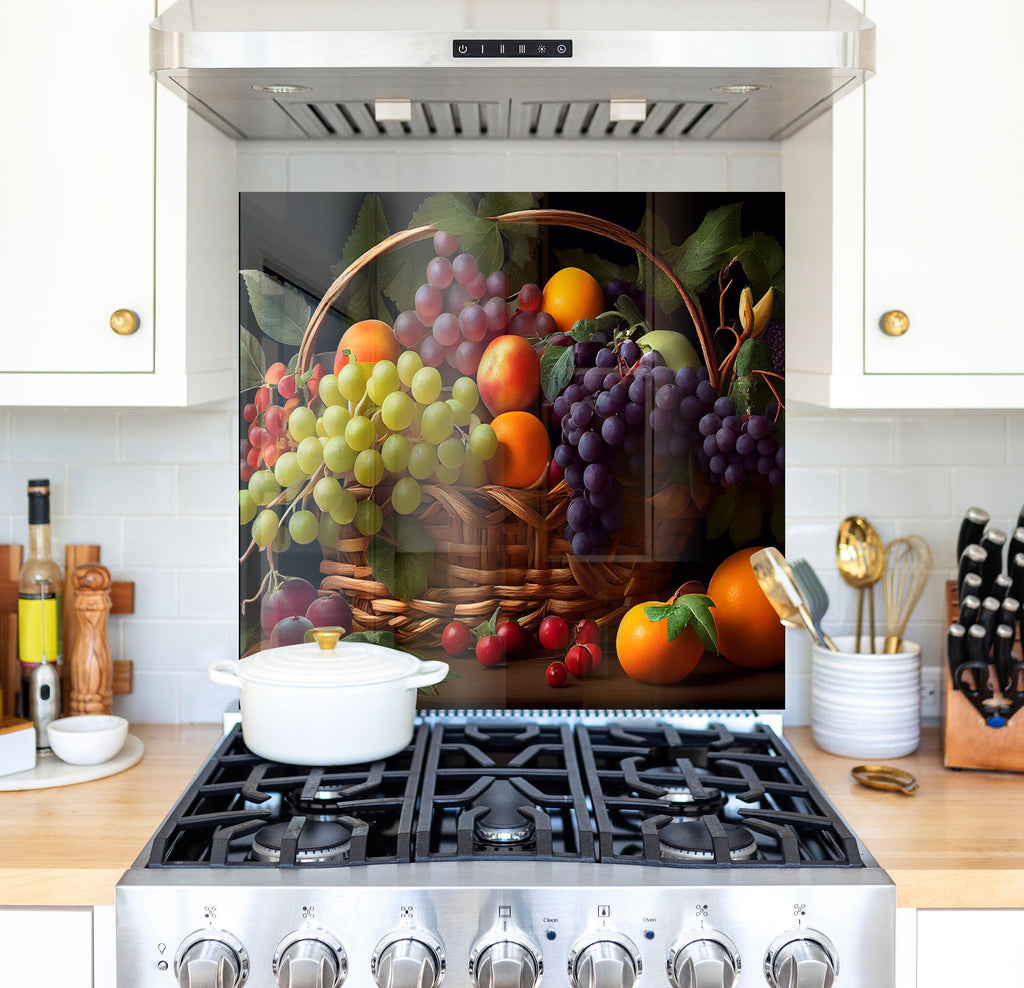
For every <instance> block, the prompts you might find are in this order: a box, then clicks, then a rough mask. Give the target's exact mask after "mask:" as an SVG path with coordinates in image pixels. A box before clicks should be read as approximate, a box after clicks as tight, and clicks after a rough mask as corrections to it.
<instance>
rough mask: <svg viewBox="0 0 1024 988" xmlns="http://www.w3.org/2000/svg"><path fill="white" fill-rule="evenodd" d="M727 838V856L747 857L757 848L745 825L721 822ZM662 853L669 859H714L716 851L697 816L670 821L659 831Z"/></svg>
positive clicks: (741, 858) (743, 858)
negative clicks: (680, 820) (678, 821)
mask: <svg viewBox="0 0 1024 988" xmlns="http://www.w3.org/2000/svg"><path fill="white" fill-rule="evenodd" d="M722 828H723V829H724V830H725V833H726V835H727V836H728V838H729V858H730V860H732V861H746V860H748V859H749V858H752V857H753V856H754V854H755V853H756V852H757V843H756V841H755V840H754V835H753V834H752V833H751V832H750V831H749V830H747V828H746V827H740V826H737V825H736V824H734V823H723V824H722ZM658 839H659V840H660V841H661V852H662V855H663V856H664V857H665V858H667V859H668V860H670V861H714V860H715V852H714V849H713V847H712V843H711V833H710V831H709V830H708V828H707V827H706V826H705V825H704V824H703V823H701V822H700V821H697V820H692V821H687V822H685V823H670V824H668V825H667V826H664V827H662V828H661V829H660V830H659V831H658Z"/></svg>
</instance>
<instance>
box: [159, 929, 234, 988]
mask: <svg viewBox="0 0 1024 988" xmlns="http://www.w3.org/2000/svg"><path fill="white" fill-rule="evenodd" d="M174 974H175V977H176V978H177V979H178V984H179V986H180V988H241V985H243V984H245V979H246V978H248V977H249V955H248V954H247V953H246V950H245V947H243V946H242V942H241V941H240V940H239V939H238V938H237V937H235V936H233V935H232V934H230V933H227V932H226V931H224V930H197V931H196V932H195V933H192V934H190V935H189V936H187V937H186V938H185V939H184V940H182V941H181V944H180V946H179V947H178V952H177V954H176V955H175V957H174Z"/></svg>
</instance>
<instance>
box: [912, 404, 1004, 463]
mask: <svg viewBox="0 0 1024 988" xmlns="http://www.w3.org/2000/svg"><path fill="white" fill-rule="evenodd" d="M899 449H900V462H901V463H902V464H903V465H904V466H914V465H917V464H920V465H922V466H933V465H934V466H947V465H950V464H955V463H959V462H962V461H964V460H966V461H968V462H970V463H971V464H981V463H1000V464H1001V463H1003V462H1004V458H1005V456H1006V419H1005V417H1003V416H1000V415H976V414H964V413H963V412H957V413H955V414H954V413H950V414H947V415H943V414H936V413H934V412H930V413H928V414H927V415H906V416H904V417H903V418H902V419H901V421H900V431H899Z"/></svg>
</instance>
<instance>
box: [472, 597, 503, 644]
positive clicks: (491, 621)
mask: <svg viewBox="0 0 1024 988" xmlns="http://www.w3.org/2000/svg"><path fill="white" fill-rule="evenodd" d="M500 614H501V604H499V605H498V606H497V607H495V608H494V613H493V614H492V615H491V616H490V617H489V618H488V619H487V620H486V621H481V622H480V623H479V624H478V625H477V626H476V627H475V628H470V629H469V630H470V632H471V634H472V635H473V637H474V638H486V637H487V636H488V635H493V634H495V633H496V632H497V629H498V615H500Z"/></svg>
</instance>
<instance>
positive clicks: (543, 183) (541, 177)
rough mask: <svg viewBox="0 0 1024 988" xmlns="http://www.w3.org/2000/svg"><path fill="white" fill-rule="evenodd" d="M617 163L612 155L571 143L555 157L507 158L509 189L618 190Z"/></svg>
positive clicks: (536, 152) (523, 155)
mask: <svg viewBox="0 0 1024 988" xmlns="http://www.w3.org/2000/svg"><path fill="white" fill-rule="evenodd" d="M617 172H618V163H617V160H616V156H615V155H614V154H613V153H611V152H600V153H599V152H597V151H595V150H594V149H592V148H591V149H587V148H586V147H585V146H580V144H579V143H578V142H577V143H574V144H572V145H571V146H567V147H566V149H565V150H564V151H560V152H559V153H558V154H552V153H550V152H548V153H545V152H543V151H540V150H537V149H531V150H529V151H521V152H518V153H514V154H512V155H511V156H510V157H509V163H508V175H509V177H508V188H511V189H531V190H533V189H543V190H544V191H545V192H567V191H568V192H587V191H588V190H592V189H593V190H607V189H615V188H621V187H622V186H620V185H617V184H616V183H617V180H618V174H617Z"/></svg>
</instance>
